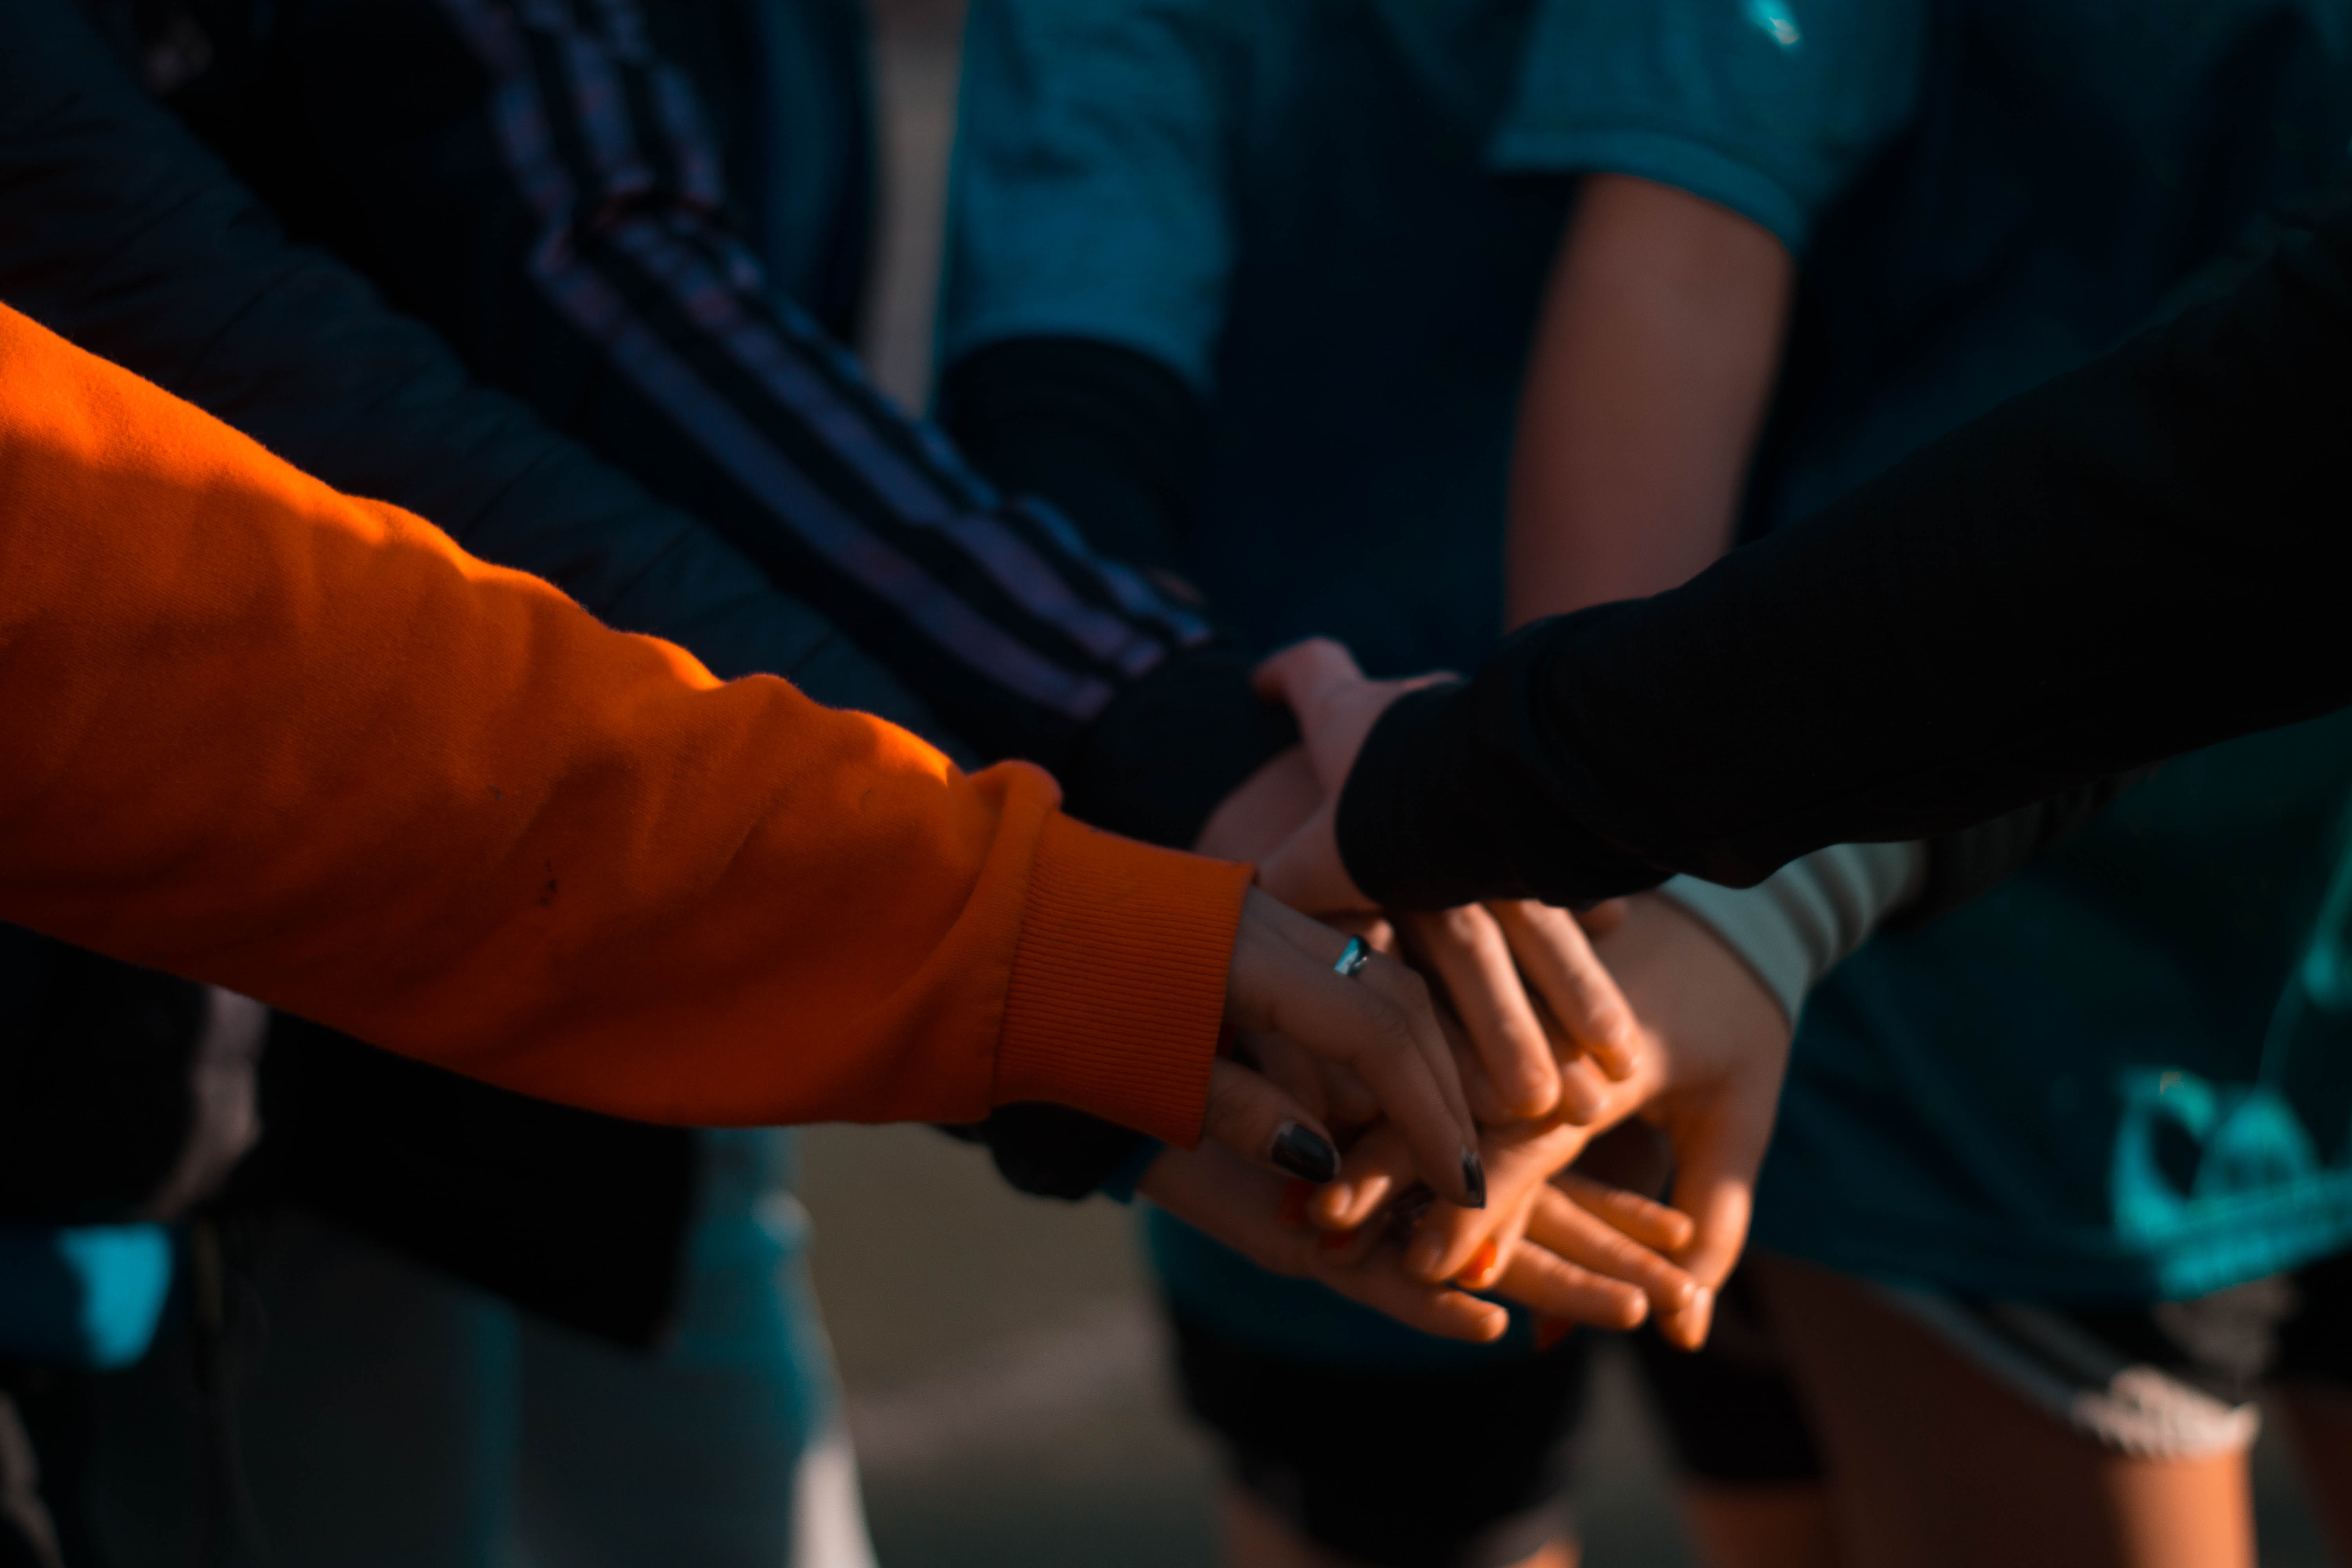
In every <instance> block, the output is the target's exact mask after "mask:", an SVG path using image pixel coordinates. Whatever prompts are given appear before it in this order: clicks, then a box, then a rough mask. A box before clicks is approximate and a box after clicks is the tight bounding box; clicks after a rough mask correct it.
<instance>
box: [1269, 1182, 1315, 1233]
mask: <svg viewBox="0 0 2352 1568" xmlns="http://www.w3.org/2000/svg"><path fill="white" fill-rule="evenodd" d="M1314 1195H1315V1184H1314V1183H1312V1182H1291V1183H1289V1184H1286V1186H1284V1188H1283V1189H1282V1207H1281V1208H1280V1209H1279V1210H1277V1211H1276V1215H1277V1217H1278V1218H1280V1219H1281V1221H1282V1223H1283V1224H1285V1225H1290V1226H1302V1227H1303V1226H1305V1225H1306V1224H1307V1199H1308V1198H1310V1197H1312V1196H1314Z"/></svg>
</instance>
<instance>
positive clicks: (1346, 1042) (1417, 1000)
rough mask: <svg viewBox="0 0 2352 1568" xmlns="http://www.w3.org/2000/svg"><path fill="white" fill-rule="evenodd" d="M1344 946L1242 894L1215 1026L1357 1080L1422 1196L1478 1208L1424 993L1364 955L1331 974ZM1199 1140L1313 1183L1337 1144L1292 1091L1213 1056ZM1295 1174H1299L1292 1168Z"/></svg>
mask: <svg viewBox="0 0 2352 1568" xmlns="http://www.w3.org/2000/svg"><path fill="white" fill-rule="evenodd" d="M1347 942H1348V939H1347V938H1346V937H1345V936H1343V935H1341V934H1340V933H1339V931H1334V930H1332V929H1331V928H1330V927H1329V926H1328V925H1324V924H1322V923H1321V922H1319V921H1313V920H1310V919H1308V918H1307V916H1305V915H1302V914H1300V913H1299V912H1298V911H1297V910H1293V909H1290V908H1288V907H1286V905H1284V904H1281V903H1279V902H1277V901H1276V900H1274V899H1271V898H1269V897H1267V896H1266V895H1265V893H1263V892H1261V891H1259V890H1258V889H1255V888H1253V889H1250V890H1249V892H1248V893H1247V894H1246V895H1245V900H1244V904H1243V906H1242V921H1241V928H1240V930H1239V931H1237V932H1236V933H1235V935H1234V956H1233V964H1232V967H1231V969H1230V970H1229V971H1228V972H1227V979H1226V985H1225V1022H1226V1024H1227V1025H1228V1026H1231V1027H1232V1028H1234V1030H1235V1031H1237V1032H1238V1033H1239V1034H1241V1035H1242V1036H1244V1037H1251V1036H1256V1035H1279V1036H1281V1037H1283V1039H1284V1040H1286V1042H1288V1044H1289V1045H1291V1046H1293V1047H1297V1049H1298V1050H1300V1051H1302V1052H1304V1053H1305V1054H1306V1055H1307V1056H1309V1057H1312V1058H1317V1059H1318V1061H1320V1062H1323V1063H1325V1064H1328V1065H1330V1066H1335V1067H1339V1068H1346V1069H1347V1070H1348V1071H1349V1072H1350V1073H1351V1074H1352V1075H1353V1076H1354V1077H1355V1078H1357V1079H1360V1080H1361V1081H1362V1083H1363V1085H1364V1087H1365V1088H1366V1089H1369V1090H1370V1092H1371V1095H1372V1098H1373V1100H1376V1101H1377V1102H1378V1104H1379V1106H1380V1109H1381V1113H1382V1114H1383V1115H1384V1116H1385V1117H1386V1118H1387V1119H1388V1120H1389V1121H1391V1122H1393V1123H1394V1124H1395V1125H1396V1127H1397V1128H1398V1130H1399V1131H1400V1132H1401V1133H1402V1136H1403V1138H1404V1140H1405V1142H1407V1143H1408V1144H1409V1145H1410V1146H1411V1148H1412V1164H1413V1167H1414V1169H1415V1170H1416V1171H1418V1172H1419V1173H1420V1174H1421V1177H1422V1179H1423V1181H1425V1182H1427V1183H1428V1184H1429V1186H1430V1188H1431V1189H1432V1190H1433V1191H1435V1192H1439V1193H1443V1194H1445V1195H1446V1196H1447V1197H1448V1198H1449V1199H1451V1200H1452V1201H1453V1202H1455V1203H1459V1204H1462V1205H1466V1206H1468V1207H1471V1208H1478V1207H1483V1206H1484V1205H1485V1203H1486V1195H1485V1194H1486V1174H1485V1172H1484V1169H1483V1168H1482V1166H1481V1164H1480V1163H1479V1156H1478V1149H1477V1131H1476V1127H1475V1123H1474V1122H1473V1121H1472V1119H1471V1115H1470V1109H1469V1104H1468V1101H1467V1100H1465V1097H1464V1094H1463V1090H1462V1080H1461V1077H1460V1075H1459V1074H1458V1072H1457V1071H1456V1070H1455V1068H1454V1053H1453V1050H1452V1048H1451V1047H1449V1045H1448V1044H1447V1042H1446V1038H1445V1034H1444V1029H1443V1027H1442V1026H1440V1024H1439V1023H1438V1017H1437V1010H1436V1008H1435V1006H1434V1005H1433V1002H1432V1000H1431V997H1430V992H1429V986H1428V984H1426V983H1425V982H1424V981H1423V979H1422V978H1421V976H1420V975H1419V974H1418V973H1414V972H1413V971H1412V970H1411V969H1409V968H1407V967H1406V966H1405V965H1404V964H1402V963H1398V962H1397V961H1396V960H1395V959H1394V958H1391V957H1389V956H1388V955H1386V954H1384V953H1378V952H1375V953H1373V954H1372V955H1371V956H1370V959H1369V960H1368V962H1366V963H1365V964H1364V966H1363V967H1362V968H1361V969H1360V970H1358V971H1357V972H1356V973H1355V974H1353V975H1352V976H1349V975H1343V974H1340V973H1339V972H1338V971H1337V970H1336V969H1334V968H1333V967H1332V965H1333V964H1334V963H1337V962H1338V961H1339V956H1340V953H1341V952H1342V951H1343V950H1344V949H1345V948H1346V946H1347ZM1202 1131H1203V1135H1204V1136H1205V1137H1207V1138H1210V1139H1212V1140H1213V1141H1215V1142H1219V1143H1222V1144H1224V1145H1226V1146H1227V1147H1229V1148H1232V1149H1234V1150H1237V1151H1240V1152H1244V1154H1246V1155H1247V1156H1248V1157H1250V1158H1253V1159H1264V1160H1268V1161H1272V1162H1275V1163H1278V1164H1280V1165H1281V1166H1282V1168H1284V1169H1291V1170H1297V1171H1298V1173H1300V1174H1305V1175H1309V1176H1310V1177H1319V1176H1321V1175H1322V1173H1323V1171H1324V1169H1326V1168H1328V1169H1329V1170H1331V1171H1333V1172H1336V1170H1337V1166H1338V1159H1337V1150H1338V1146H1337V1144H1336V1143H1335V1142H1333V1141H1332V1138H1331V1133H1330V1130H1329V1129H1328V1127H1326V1126H1324V1125H1322V1122H1321V1119H1320V1118H1319V1117H1318V1116H1317V1115H1316V1114H1315V1113H1314V1112H1313V1110H1310V1109H1309V1108H1308V1106H1307V1104H1306V1103H1304V1102H1303V1101H1302V1100H1300V1098H1299V1096H1298V1095H1297V1092H1295V1090H1294V1089H1286V1088H1285V1087H1283V1086H1282V1085H1281V1084H1278V1083H1276V1081H1275V1080H1274V1079H1271V1078H1269V1077H1267V1076H1266V1075H1265V1074H1264V1073H1261V1072H1258V1071H1255V1070H1253V1069H1252V1068H1247V1067H1244V1066H1243V1065H1242V1064H1241V1063H1239V1062H1237V1061H1234V1060H1232V1059H1229V1058H1220V1059H1219V1060H1217V1061H1216V1062H1215V1063H1214V1064H1213V1066H1212V1068H1211V1069H1210V1079H1209V1104H1208V1111H1207V1117H1206V1120H1205V1122H1204V1124H1203V1129H1202ZM1301 1167H1305V1168H1304V1169H1301Z"/></svg>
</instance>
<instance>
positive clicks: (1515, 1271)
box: [1308, 1119, 1699, 1330]
mask: <svg viewBox="0 0 2352 1568" xmlns="http://www.w3.org/2000/svg"><path fill="white" fill-rule="evenodd" d="M1594 1137H1595V1134H1594V1131H1593V1130H1592V1129H1591V1128H1589V1127H1581V1126H1576V1125H1571V1124H1568V1123H1564V1122H1560V1121H1557V1120H1556V1119H1555V1120H1547V1121H1521V1122H1516V1123H1513V1124H1511V1125H1509V1126H1507V1127H1500V1128H1490V1129H1488V1130H1487V1131H1486V1134H1485V1140H1484V1143H1483V1149H1484V1153H1485V1159H1486V1172H1487V1184H1488V1189H1487V1190H1488V1197H1487V1206H1486V1209H1485V1210H1484V1211H1483V1212H1473V1211H1470V1210H1465V1209H1463V1208H1460V1207H1458V1206H1457V1205H1452V1204H1447V1203H1444V1202H1425V1203H1420V1204H1417V1205H1414V1206H1415V1207H1416V1208H1417V1210H1418V1212H1417V1213H1414V1214H1412V1215H1411V1217H1410V1219H1409V1221H1405V1222H1403V1223H1402V1226H1401V1227H1402V1229H1403V1230H1404V1232H1405V1234H1404V1237H1402V1239H1403V1240H1404V1253H1403V1256H1402V1258H1401V1259H1400V1260H1399V1267H1400V1268H1402V1270H1403V1272H1404V1273H1405V1274H1406V1276H1407V1277H1409V1278H1411V1279H1414V1280H1417V1281H1420V1282H1422V1283H1424V1284H1428V1283H1434V1282H1437V1281H1441V1280H1443V1281H1451V1282H1452V1283H1454V1284H1456V1285H1459V1286H1462V1287H1464V1288H1465V1289H1474V1290H1492V1291H1495V1292H1496V1293H1498V1294H1501V1295H1504V1296H1507V1297H1508V1298H1510V1299H1511V1300H1516V1301H1518V1302H1520V1303H1521V1304H1522V1305H1525V1306H1528V1307H1531V1308H1533V1309H1534V1310H1536V1311H1537V1312H1538V1313H1539V1314H1541V1315H1542V1316H1544V1317H1545V1318H1547V1319H1549V1320H1553V1321H1561V1322H1572V1323H1587V1324H1591V1325H1592V1326H1593V1327H1596V1328H1604V1329H1619V1330H1622V1329H1631V1328H1633V1327H1636V1326H1638V1325H1639V1324H1640V1323H1642V1322H1643V1321H1645V1320H1646V1319H1648V1318H1650V1317H1651V1316H1652V1315H1653V1314H1655V1315H1657V1316H1658V1317H1660V1319H1661V1320H1662V1321H1664V1320H1666V1319H1669V1318H1671V1317H1672V1316H1673V1315H1675V1314H1678V1313H1681V1312H1684V1311H1685V1310H1687V1309H1688V1308H1689V1306H1690V1304H1691V1303H1692V1301H1693V1300H1696V1297H1697V1294H1698V1290H1699V1286H1698V1283H1697V1281H1696V1280H1695V1279H1693V1278H1692V1277H1691V1276H1690V1274H1689V1273H1688V1272H1687V1271H1686V1270H1685V1268H1682V1267H1681V1266H1680V1265H1679V1264H1678V1263H1676V1262H1675V1255H1676V1254H1677V1253H1678V1252H1680V1251H1681V1250H1682V1249H1683V1248H1685V1247H1687V1246H1688V1245H1689V1243H1690V1241H1691V1239H1692V1237H1693V1234H1694V1228H1695V1227H1694V1226H1692V1224H1691V1221H1690V1220H1689V1218H1688V1217H1687V1216H1686V1215H1682V1214H1680V1213H1678V1212H1677V1211H1675V1210H1674V1209H1672V1208H1669V1207H1667V1206H1666V1205H1664V1204H1660V1203H1657V1202H1654V1201H1653V1200H1652V1199H1650V1198H1648V1197H1645V1196H1643V1194H1640V1193H1638V1192H1634V1191H1631V1190H1628V1189H1626V1188H1623V1187H1620V1186H1615V1185H1611V1184H1607V1183H1604V1182H1601V1181H1598V1180H1595V1179H1593V1178H1592V1177H1591V1176H1588V1175H1584V1174H1580V1173H1575V1172H1572V1171H1570V1170H1569V1169H1568V1167H1569V1166H1570V1164H1572V1163H1574V1162H1575V1161H1576V1160H1578V1159H1579V1158H1580V1156H1582V1155H1583V1154H1584V1152H1586V1150H1587V1149H1588V1147H1590V1145H1591V1143H1592V1142H1593V1141H1594ZM1399 1153H1400V1149H1399V1146H1398V1145H1397V1144H1396V1143H1395V1142H1394V1141H1393V1139H1392V1138H1391V1135H1390V1134H1389V1132H1388V1130H1387V1129H1385V1128H1380V1129H1375V1130H1374V1131H1371V1132H1370V1133H1368V1134H1366V1136H1365V1137H1364V1138H1363V1139H1362V1140H1360V1142H1358V1143H1357V1145H1356V1146H1355V1147H1354V1148H1353V1149H1351V1150H1350V1151H1349V1154H1348V1157H1347V1159H1346V1161H1345V1162H1344V1163H1343V1165H1342V1168H1341V1173H1340V1180H1339V1182H1338V1183H1336V1184H1331V1185H1329V1186H1327V1187H1324V1188H1321V1189H1319V1190H1318V1191H1317V1192H1316V1193H1315V1194H1313V1196H1312V1198H1311V1199H1310V1201H1309V1203H1308V1217H1309V1218H1310V1219H1311V1220H1312V1221H1313V1222H1314V1223H1315V1224H1317V1225H1318V1226H1322V1227H1324V1228H1325V1229H1326V1230H1327V1231H1328V1232H1329V1233H1331V1234H1334V1235H1341V1234H1349V1235H1361V1234H1365V1233H1367V1232H1368V1231H1372V1230H1377V1229H1381V1228H1382V1227H1383V1226H1386V1227H1387V1228H1390V1229H1397V1228H1400V1221H1399V1219H1398V1218H1394V1217H1389V1216H1391V1215H1392V1214H1393V1209H1392V1206H1391V1205H1392V1203H1393V1201H1394V1199H1395V1197H1396V1196H1397V1195H1398V1194H1402V1193H1406V1192H1409V1191H1410V1190H1411V1186H1412V1184H1411V1183H1410V1179H1409V1178H1408V1177H1406V1176H1404V1175H1403V1173H1402V1171H1403V1166H1402V1162H1401V1161H1400V1159H1399V1158H1398V1156H1399Z"/></svg>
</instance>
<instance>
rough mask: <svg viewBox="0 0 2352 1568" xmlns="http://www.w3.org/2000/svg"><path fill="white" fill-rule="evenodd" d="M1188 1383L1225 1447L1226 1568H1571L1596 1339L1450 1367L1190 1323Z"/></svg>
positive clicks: (1180, 1347) (1179, 1329)
mask: <svg viewBox="0 0 2352 1568" xmlns="http://www.w3.org/2000/svg"><path fill="white" fill-rule="evenodd" d="M1175 1331H1176V1347H1177V1378H1178V1382H1179V1384H1180V1385H1181V1389H1182V1393H1183V1397H1184V1403H1185V1405H1186V1406H1187V1408H1188V1409H1189V1411H1190V1412H1191V1414H1192V1415H1193V1416H1194V1417H1195V1418H1196V1419H1197V1420H1199V1421H1200V1422H1201V1423H1202V1426H1205V1427H1206V1428H1207V1429H1208V1430H1209V1432H1210V1434H1211V1435H1212V1436H1213V1438H1214V1439H1215V1440H1216V1442H1217V1445H1218V1447H1220V1449H1221V1450H1222V1456H1223V1460H1224V1468H1225V1474H1226V1482H1225V1485H1224V1487H1223V1489H1222V1491H1221V1493H1220V1498H1219V1510H1218V1511H1219V1515H1220V1522H1221V1525H1222V1533H1223V1547H1224V1554H1225V1560H1226V1562H1227V1563H1228V1564H1229V1565H1230V1568H1573V1565H1574V1564H1575V1563H1576V1562H1577V1560H1578V1557H1577V1550H1576V1546H1575V1536H1574V1532H1573V1531H1572V1529H1571V1527H1570V1514H1569V1508H1568V1483H1569V1473H1570V1453H1571V1447H1570V1442H1571V1437H1572V1435H1573V1429H1574V1426H1575V1424H1576V1421H1577V1418H1578V1417H1579V1415H1580V1414H1581V1411H1582V1408H1583V1403H1584V1400H1583V1393H1584V1386H1585V1375H1586V1356H1587V1345H1586V1343H1585V1341H1584V1339H1583V1337H1581V1336H1578V1337H1575V1338H1571V1339H1570V1341H1568V1342H1566V1343H1565V1344H1562V1345H1560V1346H1558V1347H1557V1348H1555V1349H1553V1350H1551V1351H1549V1352H1544V1353H1542V1354H1537V1353H1534V1352H1532V1350H1531V1349H1530V1350H1528V1351H1524V1352H1521V1353H1519V1354H1517V1355H1513V1356H1508V1357H1505V1358H1502V1359H1498V1360H1493V1361H1484V1362H1477V1363H1469V1364H1464V1365H1459V1366H1452V1367H1445V1368H1442V1369H1439V1368H1424V1369H1414V1370H1401V1369H1398V1368H1396V1367H1394V1366H1389V1365H1382V1364H1380V1363H1379V1361H1378V1360H1377V1359H1376V1358H1374V1359H1370V1360H1369V1362H1368V1364H1365V1365H1360V1366H1359V1365H1352V1364H1325V1363H1316V1362H1311V1361H1307V1360H1305V1359H1303V1358H1300V1357H1298V1356H1296V1355H1287V1354H1280V1353H1274V1352H1267V1351H1265V1350H1262V1349H1257V1348H1253V1347H1250V1346H1245V1345H1242V1344H1237V1343H1234V1342H1232V1341H1231V1340H1229V1339H1227V1338H1225V1337H1224V1336H1223V1334H1221V1333H1218V1332H1215V1331H1211V1330H1209V1329H1207V1328H1205V1327H1203V1326H1202V1325H1201V1324H1199V1323H1196V1322H1192V1321H1187V1320H1186V1319H1185V1318H1184V1317H1182V1316H1181V1315H1180V1316H1179V1317H1178V1318H1177V1319H1176V1321H1175Z"/></svg>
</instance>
